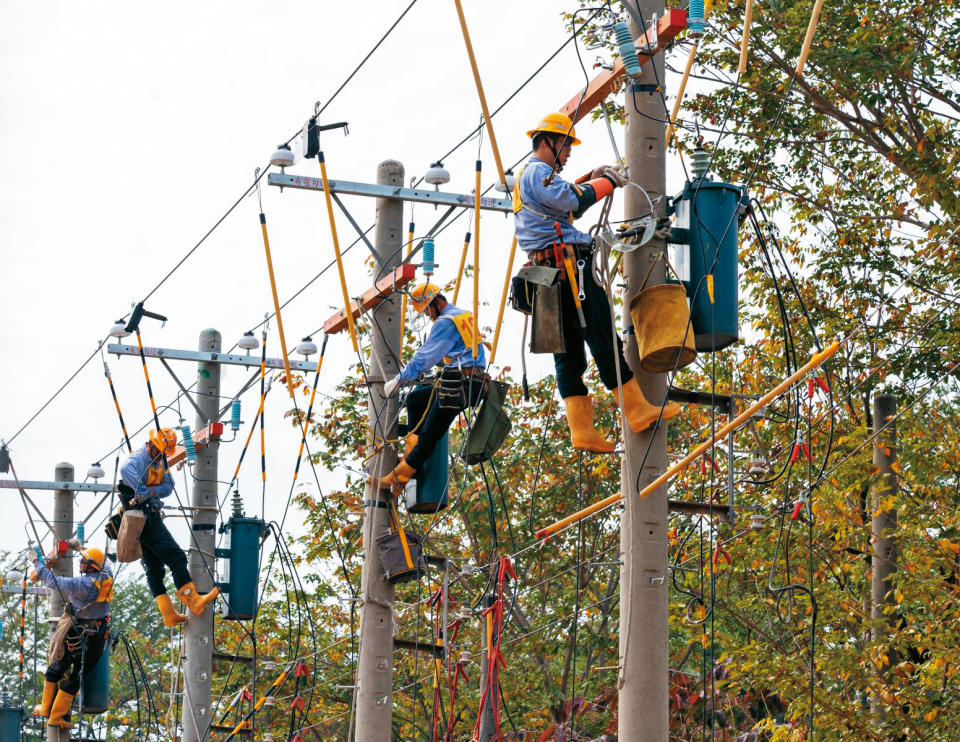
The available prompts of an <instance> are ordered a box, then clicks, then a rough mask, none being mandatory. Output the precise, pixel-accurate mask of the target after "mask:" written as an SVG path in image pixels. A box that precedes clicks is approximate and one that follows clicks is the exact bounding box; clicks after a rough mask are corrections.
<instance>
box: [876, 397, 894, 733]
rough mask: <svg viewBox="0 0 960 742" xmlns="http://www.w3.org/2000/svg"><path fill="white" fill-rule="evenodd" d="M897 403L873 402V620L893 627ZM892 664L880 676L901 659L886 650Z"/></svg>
mask: <svg viewBox="0 0 960 742" xmlns="http://www.w3.org/2000/svg"><path fill="white" fill-rule="evenodd" d="M896 416H897V401H896V399H894V398H893V397H892V396H891V395H889V394H877V395H876V396H875V397H874V399H873V429H874V431H875V432H876V438H875V439H874V446H873V465H874V466H876V467H877V469H878V470H879V473H880V479H879V480H878V481H877V484H876V488H875V489H874V493H873V522H872V535H871V539H870V540H871V542H872V543H873V551H872V553H871V557H870V572H871V578H870V593H871V610H870V618H872V619H873V620H875V621H877V620H884V619H886V621H887V623H889V624H891V625H892V624H894V623H895V621H896V617H895V616H894V615H893V614H892V613H885V612H884V611H885V609H889V608H890V607H891V606H893V605H896V602H897V601H896V598H895V597H894V595H893V588H892V586H891V585H890V581H891V579H892V577H893V574H894V573H895V572H896V571H897V542H896V531H897V511H896V510H895V509H893V508H889V509H887V508H886V507H884V504H883V501H884V500H886V499H887V498H896V496H897V490H898V483H897V473H896V472H895V471H894V470H893V466H894V462H895V461H896V459H897V423H896ZM889 636H890V632H889V631H887V630H884V629H883V628H882V627H880V626H875V627H874V628H873V629H872V631H871V637H870V638H871V639H872V640H873V641H875V642H876V641H882V640H883V639H884V638H885V637H889ZM887 657H888V659H889V662H888V663H886V664H885V665H884V666H883V667H881V669H880V676H881V677H883V676H884V675H886V672H887V667H889V666H890V665H893V664H895V663H896V662H897V661H898V658H897V657H896V656H895V655H894V652H893V650H889V649H888V650H887ZM870 705H871V707H872V710H873V713H874V714H876V716H877V717H878V719H882V718H883V701H882V699H880V698H878V697H876V695H874V696H873V697H871V699H870Z"/></svg>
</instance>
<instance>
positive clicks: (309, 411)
mask: <svg viewBox="0 0 960 742" xmlns="http://www.w3.org/2000/svg"><path fill="white" fill-rule="evenodd" d="M404 298H406V295H404ZM329 337H330V336H329V335H324V336H323V345H322V346H321V348H320V356H319V357H318V358H317V373H316V375H315V376H314V377H313V391H311V392H310V404H308V405H307V414H306V415H305V416H304V418H303V430H302V431H301V434H300V450H299V451H297V465H296V466H295V467H294V469H293V481H294V482H296V481H297V475H299V474H300V462H301V461H302V460H303V448H304V446H306V445H307V433H308V432H309V429H310V415H312V414H313V402H314V400H315V399H316V398H317V382H319V381H320V368H321V367H322V366H323V354H324V353H326V352H327V338H329Z"/></svg>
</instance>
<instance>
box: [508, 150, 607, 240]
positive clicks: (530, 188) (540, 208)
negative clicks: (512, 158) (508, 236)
mask: <svg viewBox="0 0 960 742" xmlns="http://www.w3.org/2000/svg"><path fill="white" fill-rule="evenodd" d="M550 170H551V168H550V166H549V165H548V164H547V163H545V162H544V161H543V160H541V159H539V158H537V157H531V158H530V160H529V162H527V164H526V165H525V166H524V168H523V171H522V172H521V173H520V177H519V178H517V184H516V186H515V189H516V190H515V194H514V198H516V195H518V194H519V196H520V200H521V202H522V204H523V208H522V209H521V210H520V211H518V212H517V213H516V214H514V227H513V228H514V231H515V232H516V235H517V244H518V245H520V247H521V248H522V249H523V250H526V251H528V252H529V251H530V250H542V249H543V248H545V247H548V246H549V245H550V244H551V243H553V242H554V241H555V240H556V239H557V230H556V228H555V227H554V226H553V223H554V222H560V229H561V231H562V232H563V241H564V242H565V243H567V244H568V245H586V244H589V243H590V241H591V237H590V235H588V234H585V233H584V232H581V231H580V230H579V229H577V228H575V227H574V226H573V213H574V212H575V211H577V210H578V209H579V208H580V202H579V200H578V198H577V186H575V185H573V184H572V183H567V182H566V181H565V180H562V179H561V178H560V177H559V176H555V177H554V179H553V182H552V183H551V184H550V185H548V186H545V185H544V184H543V179H544V178H546V177H547V176H548V175H550Z"/></svg>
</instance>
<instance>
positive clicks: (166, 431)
mask: <svg viewBox="0 0 960 742" xmlns="http://www.w3.org/2000/svg"><path fill="white" fill-rule="evenodd" d="M150 442H151V443H152V444H153V445H154V447H155V448H156V449H157V450H158V451H159V452H160V453H173V449H175V448H176V447H177V433H176V431H174V430H171V429H170V428H160V430H151V431H150Z"/></svg>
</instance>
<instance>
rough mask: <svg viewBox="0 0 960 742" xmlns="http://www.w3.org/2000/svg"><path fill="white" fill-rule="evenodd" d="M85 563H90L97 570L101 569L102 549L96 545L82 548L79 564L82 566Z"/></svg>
mask: <svg viewBox="0 0 960 742" xmlns="http://www.w3.org/2000/svg"><path fill="white" fill-rule="evenodd" d="M85 564H92V565H93V566H94V567H96V568H97V570H101V569H103V550H102V549H98V548H97V547H96V546H91V547H90V548H89V549H83V550H82V551H81V552H80V566H81V567H82V566H84V565H85Z"/></svg>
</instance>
